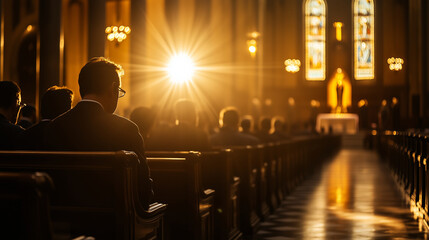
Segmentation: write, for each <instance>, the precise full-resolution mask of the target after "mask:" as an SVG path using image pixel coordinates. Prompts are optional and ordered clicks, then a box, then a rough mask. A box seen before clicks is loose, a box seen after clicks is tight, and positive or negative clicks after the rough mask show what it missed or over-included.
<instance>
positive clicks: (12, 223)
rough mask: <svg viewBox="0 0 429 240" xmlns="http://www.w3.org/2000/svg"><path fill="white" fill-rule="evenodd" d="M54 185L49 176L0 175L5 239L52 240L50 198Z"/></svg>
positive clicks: (0, 214)
mask: <svg viewBox="0 0 429 240" xmlns="http://www.w3.org/2000/svg"><path fill="white" fill-rule="evenodd" d="M52 188H53V183H52V180H51V179H50V177H49V176H48V175H47V174H45V173H39V172H36V173H10V172H1V173H0V233H1V238H2V239H16V240H51V239H52V237H53V235H52V226H51V220H50V215H49V199H48V194H49V192H50V191H52Z"/></svg>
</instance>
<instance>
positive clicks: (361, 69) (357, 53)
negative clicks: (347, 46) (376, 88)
mask: <svg viewBox="0 0 429 240" xmlns="http://www.w3.org/2000/svg"><path fill="white" fill-rule="evenodd" d="M353 8H354V10H353V11H354V19H353V21H354V69H355V79H357V80H362V79H373V78H374V1H373V0H354V6H353Z"/></svg>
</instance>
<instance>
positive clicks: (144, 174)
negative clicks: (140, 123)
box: [44, 101, 153, 208]
mask: <svg viewBox="0 0 429 240" xmlns="http://www.w3.org/2000/svg"><path fill="white" fill-rule="evenodd" d="M44 142H45V145H46V147H47V149H50V150H69V151H118V150H128V151H133V152H135V153H136V154H137V155H138V157H139V160H140V166H141V167H140V172H139V176H138V177H139V187H140V192H141V196H140V198H141V203H142V205H143V206H144V207H146V208H147V207H148V206H149V203H150V201H151V199H152V197H153V192H152V183H151V182H152V180H151V179H150V176H149V175H150V174H149V167H148V165H147V161H146V157H145V154H144V152H145V150H144V145H143V138H142V136H141V135H140V133H139V130H138V127H137V125H135V124H134V123H133V122H131V121H129V120H128V119H125V118H122V117H120V116H117V115H115V114H109V113H106V112H105V111H104V110H103V107H102V106H101V105H100V104H99V103H97V102H92V101H81V102H79V103H78V104H77V105H76V107H74V108H73V109H71V110H70V111H68V112H66V113H64V114H62V115H61V116H59V117H57V118H56V119H54V120H52V122H51V123H50V124H49V125H48V126H47V128H46V131H45V141H44Z"/></svg>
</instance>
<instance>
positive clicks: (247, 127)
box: [240, 118, 252, 130]
mask: <svg viewBox="0 0 429 240" xmlns="http://www.w3.org/2000/svg"><path fill="white" fill-rule="evenodd" d="M240 125H241V128H242V129H243V130H250V128H251V127H252V120H250V119H249V118H244V119H242V120H241V124H240Z"/></svg>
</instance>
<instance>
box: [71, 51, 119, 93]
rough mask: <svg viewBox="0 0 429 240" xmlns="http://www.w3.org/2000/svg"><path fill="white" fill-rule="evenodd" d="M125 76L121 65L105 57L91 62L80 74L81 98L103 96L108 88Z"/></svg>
mask: <svg viewBox="0 0 429 240" xmlns="http://www.w3.org/2000/svg"><path fill="white" fill-rule="evenodd" d="M122 74H123V69H122V67H121V65H119V64H116V63H114V62H112V61H110V60H108V59H106V58H104V57H94V58H91V60H89V62H88V63H87V64H85V66H83V68H82V69H81V70H80V73H79V92H80V95H81V97H83V96H85V95H87V94H103V93H105V92H106V90H107V89H108V87H109V86H110V85H111V84H112V83H114V82H117V83H118V84H119V77H120V76H121V75H122Z"/></svg>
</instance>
